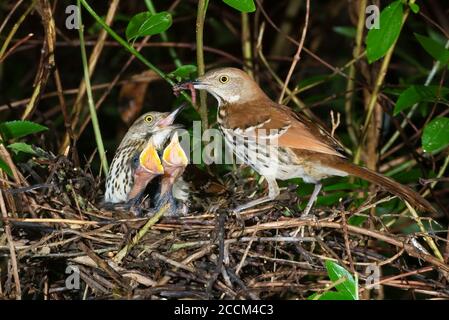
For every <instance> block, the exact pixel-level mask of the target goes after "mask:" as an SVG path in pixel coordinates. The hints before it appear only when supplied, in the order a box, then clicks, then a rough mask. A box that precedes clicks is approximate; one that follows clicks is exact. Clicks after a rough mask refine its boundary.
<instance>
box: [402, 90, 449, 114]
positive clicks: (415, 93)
mask: <svg viewBox="0 0 449 320" xmlns="http://www.w3.org/2000/svg"><path fill="white" fill-rule="evenodd" d="M448 94H449V88H446V87H439V86H411V87H409V88H407V89H405V90H404V91H403V92H402V93H401V94H400V95H399V98H398V100H397V101H396V105H395V106H394V111H393V114H394V115H397V114H398V113H399V112H401V111H403V110H405V109H408V108H410V107H411V106H413V105H414V104H415V103H419V102H437V101H441V100H443V101H444V99H442V97H444V96H446V95H448Z"/></svg>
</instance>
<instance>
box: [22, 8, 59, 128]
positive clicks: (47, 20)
mask: <svg viewBox="0 0 449 320" xmlns="http://www.w3.org/2000/svg"><path fill="white" fill-rule="evenodd" d="M37 9H38V10H37V11H38V12H39V14H40V16H41V20H42V25H43V27H44V33H45V41H44V46H43V48H42V51H41V52H42V54H41V57H42V58H41V64H40V66H39V69H38V71H37V75H36V84H35V86H34V90H33V93H32V95H31V99H30V102H29V103H28V104H27V106H26V107H25V111H24V112H23V114H22V117H21V118H22V120H24V119H26V118H28V117H29V116H30V115H31V113H32V112H33V110H34V109H35V107H36V105H37V103H38V100H39V99H40V96H41V94H42V92H43V91H44V89H45V86H46V84H47V81H48V78H49V76H50V72H51V70H52V69H53V67H54V65H55V55H54V52H55V42H56V26H55V20H54V19H53V13H52V11H51V7H50V2H49V0H39V6H37Z"/></svg>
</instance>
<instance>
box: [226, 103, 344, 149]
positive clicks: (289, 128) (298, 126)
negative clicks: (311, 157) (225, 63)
mask: <svg viewBox="0 0 449 320" xmlns="http://www.w3.org/2000/svg"><path fill="white" fill-rule="evenodd" d="M225 108H226V109H227V115H228V117H227V118H226V119H227V121H226V123H225V124H224V125H225V127H227V128H230V129H241V130H240V132H241V134H243V135H244V134H245V129H247V128H250V127H256V128H259V129H264V130H265V131H266V132H269V131H270V130H273V129H274V130H279V131H281V132H283V133H282V134H281V135H280V136H279V138H278V143H279V145H280V146H282V147H289V148H293V149H302V150H309V151H315V152H319V153H325V154H333V155H337V156H339V157H344V156H343V155H342V154H341V153H340V152H339V150H342V147H341V145H340V144H339V143H338V141H337V140H336V139H334V138H333V137H332V136H331V135H330V134H329V133H328V132H327V131H326V130H324V129H323V128H321V127H320V126H318V125H316V124H315V123H313V122H312V121H311V120H309V119H307V118H306V117H305V116H301V115H299V114H296V113H295V112H293V111H292V110H291V109H290V108H288V107H286V106H283V105H279V104H276V103H274V102H272V101H267V100H262V101H259V102H257V103H254V102H251V103H246V104H229V105H227V106H225Z"/></svg>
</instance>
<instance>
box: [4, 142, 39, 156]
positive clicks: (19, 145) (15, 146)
mask: <svg viewBox="0 0 449 320" xmlns="http://www.w3.org/2000/svg"><path fill="white" fill-rule="evenodd" d="M8 148H9V149H11V150H12V151H14V152H15V153H16V154H17V153H19V152H25V153H29V154H36V151H34V149H33V147H32V146H30V145H29V144H27V143H24V142H16V143H11V144H10V145H8Z"/></svg>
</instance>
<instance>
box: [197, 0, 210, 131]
mask: <svg viewBox="0 0 449 320" xmlns="http://www.w3.org/2000/svg"><path fill="white" fill-rule="evenodd" d="M208 4H209V0H199V1H198V11H197V15H196V63H197V65H198V76H202V75H203V74H204V72H205V66H204V49H203V32H204V19H205V18H206V11H207V6H208ZM206 98H207V94H206V92H205V91H204V90H201V92H200V108H199V109H200V117H201V125H202V128H203V130H206V129H207V128H208V127H209V125H208V118H207V104H206Z"/></svg>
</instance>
